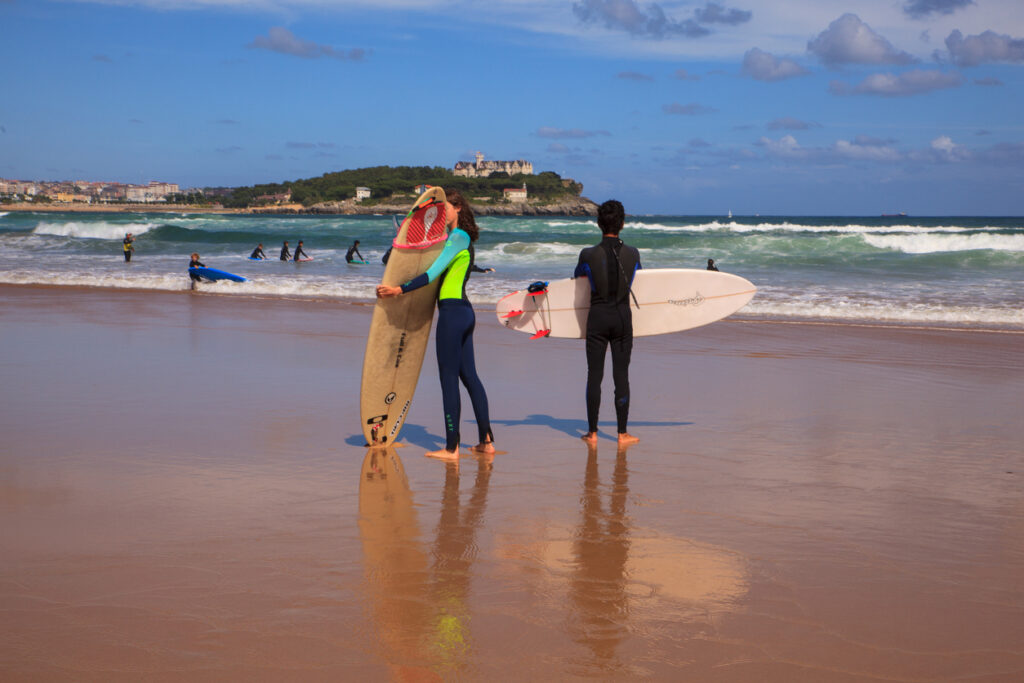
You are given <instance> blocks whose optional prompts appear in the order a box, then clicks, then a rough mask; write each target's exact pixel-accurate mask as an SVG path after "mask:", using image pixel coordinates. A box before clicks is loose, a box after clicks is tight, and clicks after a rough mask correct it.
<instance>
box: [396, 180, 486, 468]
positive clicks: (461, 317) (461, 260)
mask: <svg viewBox="0 0 1024 683" xmlns="http://www.w3.org/2000/svg"><path fill="white" fill-rule="evenodd" d="M445 194H446V195H447V198H448V201H447V202H446V203H445V209H446V211H447V220H448V227H449V228H450V229H451V232H450V233H449V235H448V240H447V241H446V242H445V245H444V249H443V250H442V251H441V253H440V254H439V255H438V257H437V259H436V260H435V261H434V263H432V264H431V266H430V267H429V268H428V269H427V272H425V273H423V274H421V275H417V276H416V277H414V278H413V279H412V280H410V281H409V282H406V283H405V284H404V285H401V286H389V285H379V286H378V287H377V296H379V297H382V298H387V297H392V296H401V295H402V294H404V293H406V292H411V291H412V290H414V289H419V288H420V287H423V286H424V285H426V284H428V283H430V282H433V281H434V280H436V279H438V278H441V288H440V290H439V292H438V295H437V331H436V336H435V342H436V344H437V369H438V372H439V374H440V375H441V396H442V403H443V406H444V424H445V447H444V448H443V449H441V450H438V451H431V452H430V453H427V455H429V456H432V457H436V458H445V459H456V458H458V457H459V418H460V414H461V410H462V401H461V396H460V395H459V380H460V379H461V380H462V383H463V384H464V385H465V387H466V391H468V392H469V400H470V402H471V403H472V404H473V414H474V415H475V416H476V423H477V430H478V432H479V437H480V442H479V444H477V445H476V446H474V447H473V451H474V452H477V453H493V452H494V434H493V433H492V432H491V420H490V416H489V413H488V408H487V392H485V391H484V385H483V383H482V382H481V381H480V378H479V377H478V376H477V373H476V360H475V359H474V355H473V329H474V327H475V326H476V315H475V314H474V313H473V306H472V305H471V304H470V303H469V299H467V298H466V281H467V280H469V275H470V272H471V270H472V267H473V258H474V252H473V242H475V241H476V239H477V237H478V236H479V234H480V229H479V228H478V227H477V224H476V219H475V218H474V217H473V210H472V209H471V208H470V207H469V204H468V203H467V202H466V200H465V198H464V197H463V196H462V194H461V193H460V192H459V191H458V190H446V191H445Z"/></svg>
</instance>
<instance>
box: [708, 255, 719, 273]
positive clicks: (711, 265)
mask: <svg viewBox="0 0 1024 683" xmlns="http://www.w3.org/2000/svg"><path fill="white" fill-rule="evenodd" d="M708 270H713V271H715V272H718V266H716V265H715V259H713V258H709V259H708Z"/></svg>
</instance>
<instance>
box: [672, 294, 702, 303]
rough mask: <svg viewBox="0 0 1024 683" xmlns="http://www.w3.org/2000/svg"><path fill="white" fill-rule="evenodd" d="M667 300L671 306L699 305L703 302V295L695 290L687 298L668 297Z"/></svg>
mask: <svg viewBox="0 0 1024 683" xmlns="http://www.w3.org/2000/svg"><path fill="white" fill-rule="evenodd" d="M668 302H669V303H670V304H672V305H673V306H700V305H701V304H702V303H704V297H703V296H701V294H700V292H697V293H696V294H694V295H693V296H691V297H689V298H687V299H669V300H668Z"/></svg>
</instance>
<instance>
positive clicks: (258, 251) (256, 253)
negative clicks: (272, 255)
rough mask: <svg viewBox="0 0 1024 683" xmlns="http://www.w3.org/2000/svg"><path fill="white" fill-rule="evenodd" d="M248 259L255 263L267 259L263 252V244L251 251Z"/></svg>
mask: <svg viewBox="0 0 1024 683" xmlns="http://www.w3.org/2000/svg"><path fill="white" fill-rule="evenodd" d="M249 258H251V259H253V260H255V261H263V260H264V259H266V258H267V255H266V253H265V252H264V251H263V242H260V243H259V244H257V245H256V248H255V249H253V250H252V253H251V254H249Z"/></svg>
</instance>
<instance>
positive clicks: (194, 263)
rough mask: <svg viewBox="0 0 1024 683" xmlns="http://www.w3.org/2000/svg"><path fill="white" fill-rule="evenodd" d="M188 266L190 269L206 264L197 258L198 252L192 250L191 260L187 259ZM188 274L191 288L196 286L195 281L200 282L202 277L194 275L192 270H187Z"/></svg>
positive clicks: (203, 266)
mask: <svg viewBox="0 0 1024 683" xmlns="http://www.w3.org/2000/svg"><path fill="white" fill-rule="evenodd" d="M188 267H189V268H190V269H191V268H205V267H206V264H205V263H203V262H202V261H200V260H199V254H198V253H197V252H194V251H193V252H192V260H191V261H189V263H188ZM188 276H189V278H191V279H192V289H195V288H196V284H197V283H200V282H202V281H203V279H202V278H201V277H199V276H198V275H196V274H195V273H193V272H192V271H191V270H189V271H188Z"/></svg>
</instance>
